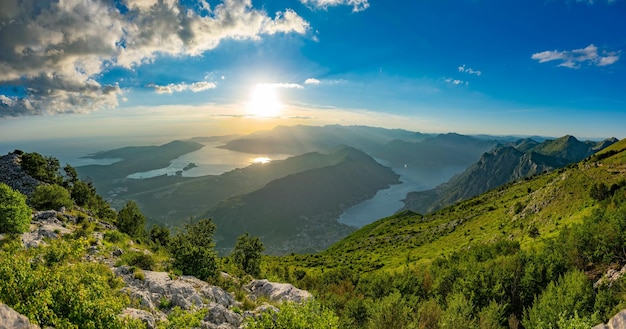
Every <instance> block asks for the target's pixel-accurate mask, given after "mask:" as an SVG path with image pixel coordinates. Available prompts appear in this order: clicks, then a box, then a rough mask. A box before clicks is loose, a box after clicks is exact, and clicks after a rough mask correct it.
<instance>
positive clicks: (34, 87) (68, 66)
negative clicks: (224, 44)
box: [0, 0, 354, 117]
mask: <svg viewBox="0 0 626 329" xmlns="http://www.w3.org/2000/svg"><path fill="white" fill-rule="evenodd" d="M352 1H354V0H350V1H349V2H352ZM308 29H309V23H308V22H307V21H305V20H304V19H303V18H302V17H300V16H299V15H298V14H297V13H296V12H294V11H293V10H291V9H286V10H284V11H281V12H277V13H276V14H274V15H273V17H270V16H269V15H268V14H267V13H266V12H265V11H262V10H257V9H254V8H253V7H252V2H251V0H224V1H223V2H221V3H219V4H218V5H216V6H215V7H214V8H211V6H210V5H209V3H208V2H206V1H205V0H200V1H199V3H198V5H197V6H196V7H194V8H190V7H186V6H183V5H181V4H180V2H179V1H178V0H122V1H119V2H112V1H108V0H63V1H53V0H2V1H0V117H2V116H20V115H29V114H45V113H77V112H89V111H93V110H96V109H101V108H108V107H115V106H117V105H118V99H119V98H120V97H121V96H122V94H123V90H122V89H121V88H120V87H119V86H118V85H117V84H114V83H113V84H103V83H101V82H99V81H98V79H99V78H100V77H101V75H102V74H103V73H104V72H106V71H108V70H110V69H111V68H114V67H123V68H127V69H133V68H135V67H137V66H140V65H142V64H146V63H151V62H153V61H155V60H156V59H157V57H158V56H163V55H165V56H199V55H201V54H203V53H204V52H206V51H210V50H212V49H214V48H216V47H217V46H218V45H219V44H220V42H221V41H222V40H225V39H234V40H245V39H260V38H261V37H262V36H264V35H273V34H277V33H298V34H304V33H306V31H307V30H308ZM153 87H155V90H157V92H159V90H161V91H163V92H167V91H166V90H168V88H169V90H170V92H174V91H178V89H180V88H182V87H181V86H179V85H172V86H169V85H168V86H153ZM157 87H159V88H160V89H157ZM163 88H164V89H163ZM184 88H187V89H189V90H192V91H200V90H206V89H209V88H212V86H211V85H210V83H204V84H203V83H196V84H191V85H187V86H186V87H184Z"/></svg>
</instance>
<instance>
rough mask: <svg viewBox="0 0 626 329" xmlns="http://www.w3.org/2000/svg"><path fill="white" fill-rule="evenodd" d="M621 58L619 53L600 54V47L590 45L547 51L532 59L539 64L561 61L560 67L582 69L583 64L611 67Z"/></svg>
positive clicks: (535, 55) (605, 52)
mask: <svg viewBox="0 0 626 329" xmlns="http://www.w3.org/2000/svg"><path fill="white" fill-rule="evenodd" d="M619 56H620V54H619V52H617V51H606V50H603V51H602V52H599V51H598V47H596V46H594V45H593V44H590V45H589V46H587V47H585V48H581V49H574V50H569V51H568V50H564V51H558V50H546V51H542V52H539V53H535V54H533V55H532V56H531V58H532V59H534V60H536V61H538V62H539V63H546V62H551V61H559V62H560V63H559V65H558V66H562V67H567V68H570V69H577V68H580V66H581V65H582V64H587V65H592V66H607V65H611V64H614V63H615V62H617V61H618V60H619Z"/></svg>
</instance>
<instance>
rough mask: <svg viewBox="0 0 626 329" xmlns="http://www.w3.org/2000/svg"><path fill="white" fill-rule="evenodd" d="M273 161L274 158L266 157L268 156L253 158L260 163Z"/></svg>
mask: <svg viewBox="0 0 626 329" xmlns="http://www.w3.org/2000/svg"><path fill="white" fill-rule="evenodd" d="M271 161H272V159H270V158H266V157H259V158H254V159H252V163H260V164H266V163H270V162H271Z"/></svg>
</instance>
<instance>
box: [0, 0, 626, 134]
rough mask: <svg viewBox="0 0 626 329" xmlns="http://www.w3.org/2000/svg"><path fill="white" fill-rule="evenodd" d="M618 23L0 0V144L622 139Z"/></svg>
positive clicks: (297, 3) (277, 6)
mask: <svg viewBox="0 0 626 329" xmlns="http://www.w3.org/2000/svg"><path fill="white" fill-rule="evenodd" d="M624 12H626V1H624V0H612V1H608V0H607V1H582V0H578V1H569V0H556V1H549V2H545V1H538V0H536V1H535V0H532V1H513V2H502V1H496V0H486V1H480V2H476V1H469V0H468V1H465V0H464V1H447V0H446V1H437V2H389V1H377V0H358V1H347V0H332V1H310V0H287V1H281V2H268V1H255V2H254V3H253V2H251V1H249V0H233V1H211V2H210V3H209V2H206V1H180V2H179V1H174V0H172V1H161V2H159V1H156V0H155V1H135V0H120V1H113V2H109V1H99V0H98V1H91V2H59V3H57V2H55V1H44V2H41V1H35V0H26V1H17V0H8V1H2V2H1V3H0V26H2V29H0V35H2V36H3V38H0V46H2V49H5V50H6V51H4V52H2V53H0V140H1V141H12V140H15V141H18V140H38V139H51V138H76V139H85V138H103V139H109V138H111V139H115V138H119V137H122V136H124V137H129V136H135V137H139V136H154V138H158V137H161V136H163V137H164V140H165V139H171V138H185V137H191V136H214V135H227V134H234V133H242V134H245V133H250V132H253V131H257V130H264V129H270V128H272V127H274V126H276V125H287V126H290V125H295V124H304V125H314V126H318V125H326V124H342V125H368V126H376V127H384V128H401V129H407V130H411V131H419V132H425V133H445V132H457V133H460V134H490V135H525V136H532V135H540V136H563V135H566V134H570V135H573V136H577V137H579V138H581V139H587V138H593V139H598V138H608V137H617V138H620V139H621V138H624V137H626V135H625V133H624V129H623V125H624V122H626V110H625V108H624V106H625V104H626V65H624V61H623V59H622V58H621V56H622V54H623V50H624V49H626V42H625V41H624V39H623V37H622V35H621V31H623V30H624V29H626V21H625V20H623V17H622V16H623V13H624ZM181 13H185V15H182V14H181ZM582 22H584V24H582Z"/></svg>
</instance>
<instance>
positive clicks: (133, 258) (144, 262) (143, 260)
mask: <svg viewBox="0 0 626 329" xmlns="http://www.w3.org/2000/svg"><path fill="white" fill-rule="evenodd" d="M123 259H125V260H126V262H127V263H128V265H130V266H137V267H139V268H140V269H142V270H148V271H152V270H154V269H155V266H156V261H155V260H154V256H153V255H146V254H144V253H142V252H134V253H128V254H124V255H123Z"/></svg>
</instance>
